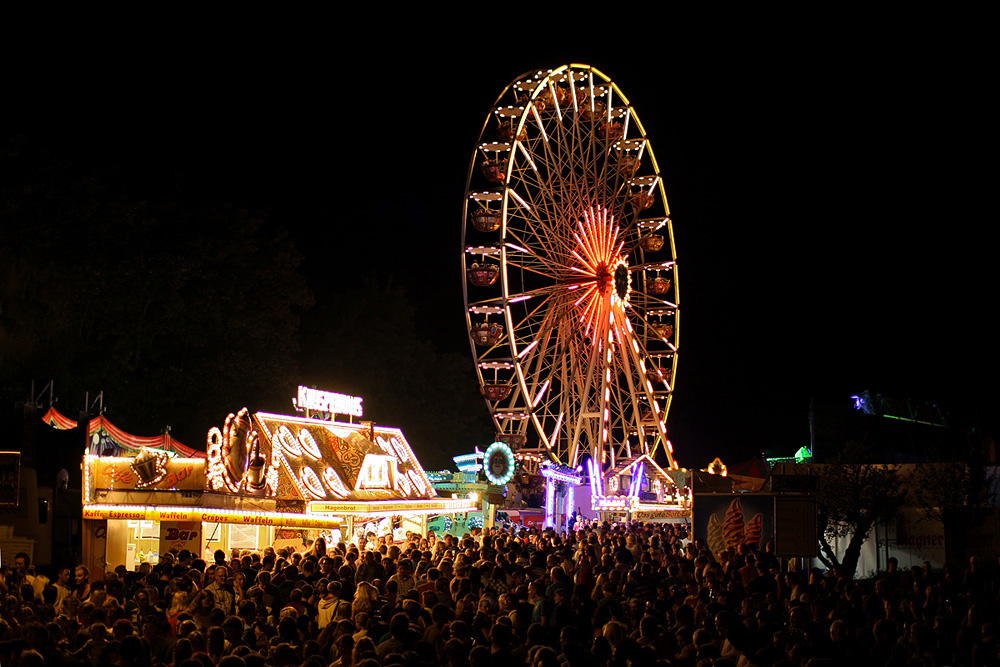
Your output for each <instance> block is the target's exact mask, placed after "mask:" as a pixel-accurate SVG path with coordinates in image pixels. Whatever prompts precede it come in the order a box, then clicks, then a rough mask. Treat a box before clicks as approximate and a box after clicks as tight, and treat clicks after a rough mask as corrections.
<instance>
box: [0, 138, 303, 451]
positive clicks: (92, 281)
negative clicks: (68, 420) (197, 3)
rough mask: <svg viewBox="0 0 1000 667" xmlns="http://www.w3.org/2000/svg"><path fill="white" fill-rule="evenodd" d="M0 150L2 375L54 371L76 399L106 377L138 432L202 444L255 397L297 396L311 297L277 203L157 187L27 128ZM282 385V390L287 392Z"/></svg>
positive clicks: (6, 385)
mask: <svg viewBox="0 0 1000 667" xmlns="http://www.w3.org/2000/svg"><path fill="white" fill-rule="evenodd" d="M6 148H7V150H6V151H5V152H4V154H3V156H2V158H0V171H2V174H3V177H4V178H3V189H2V191H0V195H2V199H0V387H2V388H3V393H4V396H3V398H5V399H23V398H24V397H25V396H26V394H27V391H28V387H29V385H30V381H31V380H32V379H35V380H38V381H41V382H45V381H48V380H49V379H53V380H55V382H56V393H57V395H58V396H60V397H61V399H62V401H61V403H60V405H59V407H60V408H61V409H62V410H63V411H64V412H66V413H68V414H70V415H73V414H75V412H76V411H77V410H79V409H81V408H83V402H84V395H85V392H88V391H89V392H90V395H91V396H92V397H93V396H94V395H96V393H97V392H98V391H102V390H103V391H104V399H105V400H104V404H105V406H106V407H107V409H108V415H109V417H111V418H112V419H113V420H114V421H117V422H118V423H120V424H121V426H122V427H124V428H126V429H127V430H130V431H132V432H134V433H137V434H142V435H149V434H154V433H159V432H160V431H161V430H162V428H163V427H164V426H166V425H167V424H170V425H172V426H173V427H174V431H173V433H174V435H175V436H176V437H178V438H179V439H180V440H182V441H184V442H186V444H188V445H190V446H194V447H202V446H203V445H204V438H205V433H206V431H207V429H208V428H209V427H210V426H212V425H214V424H219V423H221V422H222V420H223V419H224V418H225V415H226V414H227V413H228V412H229V411H232V410H235V409H237V408H239V407H241V406H242V405H243V404H248V405H254V406H256V407H260V408H264V407H266V408H276V407H278V406H279V405H281V406H284V405H287V403H288V401H289V397H290V396H292V395H293V392H294V387H295V384H296V380H297V376H298V373H297V351H298V346H297V332H298V328H299V318H300V313H301V312H302V310H303V309H304V308H307V307H308V306H310V305H311V303H312V297H311V295H310V292H309V290H308V288H307V285H306V281H305V279H304V278H303V277H302V276H301V275H300V273H299V271H298V265H299V262H300V257H299V254H298V252H297V251H296V249H295V247H294V245H293V244H292V243H291V241H290V240H289V239H288V238H287V237H285V236H284V235H282V234H281V233H280V232H278V231H276V230H273V229H270V228H269V227H268V224H267V222H266V219H265V218H264V216H262V215H260V214H257V213H255V212H252V211H248V210H245V209H243V208H241V207H239V206H236V205H232V204H228V203H225V202H222V203H220V202H216V201H210V200H205V199H204V198H201V197H197V196H192V195H190V194H189V193H188V192H187V191H186V190H185V188H184V186H183V183H179V184H158V185H157V186H156V187H155V188H149V187H147V186H143V185H142V184H136V182H135V180H134V179H130V178H129V177H128V174H124V173H122V172H123V171H124V170H120V169H117V168H115V167H113V166H112V167H108V166H93V165H89V164H88V165H79V164H76V163H74V162H71V161H68V160H62V159H60V158H58V157H51V156H49V155H46V154H45V153H44V152H43V151H38V150H33V149H32V148H31V147H27V148H26V147H24V146H22V145H18V144H16V143H12V144H9V145H8V146H7V147H6ZM279 401H280V403H279Z"/></svg>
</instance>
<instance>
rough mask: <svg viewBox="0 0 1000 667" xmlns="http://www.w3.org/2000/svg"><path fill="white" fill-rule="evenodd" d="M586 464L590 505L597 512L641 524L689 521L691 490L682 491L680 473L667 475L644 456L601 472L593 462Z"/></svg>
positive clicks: (625, 461) (624, 461)
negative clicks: (633, 520)
mask: <svg viewBox="0 0 1000 667" xmlns="http://www.w3.org/2000/svg"><path fill="white" fill-rule="evenodd" d="M587 464H588V471H587V472H588V474H589V476H590V493H591V506H592V508H593V509H594V510H596V511H597V512H599V513H601V514H603V515H605V516H607V517H609V518H613V517H614V516H616V515H618V516H621V515H624V517H625V518H627V519H636V520H640V521H673V520H681V519H690V518H691V491H690V489H685V488H684V484H683V483H682V480H681V476H682V475H684V474H685V473H684V472H683V471H680V470H671V471H670V472H669V473H668V472H667V471H665V470H664V469H663V468H661V467H660V466H659V465H657V463H656V462H655V461H654V460H653V459H652V458H651V457H650V456H648V455H646V454H643V455H642V456H637V457H633V458H629V459H625V460H622V461H619V463H618V465H616V466H615V467H613V468H611V469H609V470H607V471H603V472H602V471H601V468H600V466H598V465H595V464H594V462H593V460H588V461H587Z"/></svg>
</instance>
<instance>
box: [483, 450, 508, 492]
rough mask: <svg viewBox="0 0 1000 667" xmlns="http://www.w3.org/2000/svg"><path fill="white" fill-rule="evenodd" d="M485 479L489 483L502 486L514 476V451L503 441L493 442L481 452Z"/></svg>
mask: <svg viewBox="0 0 1000 667" xmlns="http://www.w3.org/2000/svg"><path fill="white" fill-rule="evenodd" d="M483 467H484V468H486V479H488V480H490V483H491V484H496V485H498V486H503V485H504V484H506V483H507V482H509V481H510V478H511V477H513V476H514V452H512V451H511V449H510V447H508V446H507V445H506V444H505V443H503V442H494V443H493V444H492V445H490V446H489V447H487V448H486V453H484V454H483Z"/></svg>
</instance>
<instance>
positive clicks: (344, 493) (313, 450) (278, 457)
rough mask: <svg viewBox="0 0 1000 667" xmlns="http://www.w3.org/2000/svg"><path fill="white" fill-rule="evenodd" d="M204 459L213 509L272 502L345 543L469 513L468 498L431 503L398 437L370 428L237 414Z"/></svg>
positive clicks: (212, 436)
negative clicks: (318, 523) (441, 516)
mask: <svg viewBox="0 0 1000 667" xmlns="http://www.w3.org/2000/svg"><path fill="white" fill-rule="evenodd" d="M300 405H301V403H300ZM208 461H209V463H208V480H207V483H208V491H209V493H210V495H212V496H213V497H212V499H211V500H212V503H213V504H214V505H217V506H225V507H226V508H227V509H228V508H232V509H237V508H238V507H239V506H240V504H241V503H242V506H245V504H246V503H247V502H248V499H250V500H252V501H256V502H261V503H267V502H273V503H275V504H276V508H275V509H277V510H278V511H280V512H283V513H288V512H291V513H295V514H304V515H307V516H309V517H311V518H313V519H314V520H316V521H320V520H321V521H324V522H325V528H326V529H327V531H326V532H327V534H328V536H330V537H331V538H334V539H336V538H337V537H338V536H339V537H342V538H343V539H345V541H352V542H361V541H362V537H363V534H367V533H368V532H376V534H378V533H379V532H381V531H384V528H385V522H384V520H385V519H387V518H388V519H389V520H390V522H391V525H390V530H392V531H393V533H394V535H398V534H402V533H404V532H405V531H407V530H408V531H412V532H417V533H421V534H423V533H425V532H426V518H427V515H429V514H441V513H445V512H449V513H450V512H469V511H472V510H474V509H475V503H474V501H472V500H470V499H469V498H438V497H437V494H436V492H435V491H434V488H433V486H432V485H431V480H430V479H429V478H428V477H427V474H426V473H425V472H424V470H423V468H422V467H421V466H420V462H419V461H418V460H417V458H416V456H415V455H414V454H413V450H412V449H411V448H410V445H409V443H408V442H407V441H406V437H405V436H404V435H403V432H402V431H401V430H400V429H398V428H390V427H384V426H375V425H374V424H373V423H371V422H362V423H360V424H355V423H344V422H337V421H332V420H326V419H315V418H310V417H296V416H287V415H276V414H270V413H264V412H258V413H255V414H253V415H249V414H248V413H247V412H246V411H245V410H241V411H240V413H238V414H236V415H231V416H230V418H229V419H227V420H226V424H225V426H224V428H223V429H222V430H219V429H213V430H212V431H211V432H210V433H209V446H208ZM372 527H375V528H376V530H371V529H372ZM397 531H398V532H397ZM291 539H295V537H294V536H293V537H292V538H291Z"/></svg>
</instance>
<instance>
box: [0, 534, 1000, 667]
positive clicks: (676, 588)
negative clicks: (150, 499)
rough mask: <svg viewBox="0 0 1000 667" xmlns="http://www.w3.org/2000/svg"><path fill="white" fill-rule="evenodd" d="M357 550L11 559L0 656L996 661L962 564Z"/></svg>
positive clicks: (685, 544) (986, 577)
mask: <svg viewBox="0 0 1000 667" xmlns="http://www.w3.org/2000/svg"><path fill="white" fill-rule="evenodd" d="M366 546H372V545H366ZM374 546H375V547H376V548H362V549H358V548H357V547H356V546H353V545H345V544H343V543H340V544H337V545H327V544H326V542H325V541H324V540H323V539H322V538H319V539H317V540H316V541H315V542H313V543H312V544H311V545H309V546H308V547H304V548H303V550H302V551H293V550H290V549H287V548H281V549H277V550H275V549H273V548H266V549H263V550H262V551H241V552H238V553H236V552H234V553H232V554H228V555H227V554H226V553H224V552H222V551H216V552H215V554H214V558H213V561H214V562H206V560H205V559H203V558H198V557H197V556H196V554H192V553H190V552H189V551H187V550H181V551H179V552H173V551H172V552H170V553H167V554H163V555H162V556H161V557H160V560H159V562H158V563H157V564H155V565H150V564H149V563H143V564H142V565H141V566H139V568H138V569H137V571H126V568H125V567H124V566H118V567H116V568H115V569H114V570H113V571H109V572H105V573H104V576H103V577H101V578H95V577H91V573H90V572H89V571H88V570H87V568H85V567H82V566H78V567H76V568H74V569H71V568H61V569H59V570H57V571H55V572H52V573H48V574H50V575H53V576H46V575H45V574H43V573H41V572H35V571H34V570H33V568H32V567H31V563H30V559H29V558H28V556H27V555H26V554H18V555H17V557H16V558H15V566H14V568H13V569H11V570H10V571H8V572H6V576H5V577H4V578H3V579H2V580H0V588H3V589H4V590H3V591H2V595H3V599H4V604H3V606H2V614H0V617H2V618H0V665H3V667H17V666H23V667H38V666H43V665H51V666H55V667H75V666H80V667H105V666H113V665H114V666H117V665H121V666H124V667H133V666H135V667H154V666H161V665H162V666H170V667H214V666H216V665H217V666H218V667H265V666H271V667H297V666H299V665H302V666H304V667H305V666H307V667H328V666H329V667H382V666H389V665H402V666H404V667H418V666H424V665H447V666H448V667H492V666H497V667H561V666H565V667H625V666H628V665H641V666H642V667H653V666H658V665H682V666H690V667H708V666H711V667H730V666H732V667H738V666H742V665H759V666H760V667H779V666H780V667H785V666H793V667H796V666H800V665H858V666H863V665H892V666H895V665H901V666H902V665H907V666H909V665H976V666H979V665H983V666H986V665H1000V660H998V649H1000V623H998V618H997V604H996V602H997V597H998V596H997V594H998V589H997V584H998V581H997V580H996V579H994V578H993V577H992V572H989V571H987V570H984V569H983V568H982V567H980V565H979V563H978V561H976V560H975V559H973V560H972V561H971V562H970V564H969V566H968V568H966V569H965V570H964V572H963V571H962V570H961V569H958V570H955V569H951V568H947V567H946V568H945V569H944V571H932V570H931V568H930V567H929V565H925V567H923V568H912V569H910V570H906V571H903V570H900V569H898V568H897V567H896V566H895V565H896V564H895V562H894V561H892V560H891V559H890V562H889V568H888V571H886V572H883V573H881V574H879V575H878V576H875V577H872V578H866V579H864V580H857V581H855V580H852V579H849V578H842V577H837V576H835V575H833V574H830V575H825V574H823V573H822V572H820V571H819V570H812V571H804V570H794V569H791V568H790V567H789V565H790V564H789V563H785V562H782V561H780V560H779V559H778V558H776V557H774V555H773V554H772V552H771V549H770V548H767V549H765V550H764V551H762V552H759V553H757V552H753V551H750V550H747V549H745V548H743V547H741V548H739V549H730V550H728V551H726V552H723V553H719V554H712V553H711V552H710V551H708V550H707V549H705V546H704V544H702V543H701V541H700V540H692V539H690V537H689V535H688V528H687V527H686V526H684V525H678V524H639V523H633V524H614V525H611V524H594V525H591V526H588V527H585V528H584V529H583V530H578V531H573V532H570V533H568V534H564V535H561V534H557V533H555V532H554V531H551V530H548V531H540V530H523V529H521V530H514V529H506V530H504V529H498V530H487V531H485V532H481V531H475V533H474V534H470V535H467V536H464V537H462V538H456V537H454V536H451V535H445V536H443V537H442V538H440V539H438V538H437V537H436V536H435V535H433V534H429V535H428V536H427V537H422V536H419V535H410V536H408V539H407V540H406V541H405V542H404V543H402V544H399V545H396V544H391V543H385V542H383V543H381V544H377V545H374Z"/></svg>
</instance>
